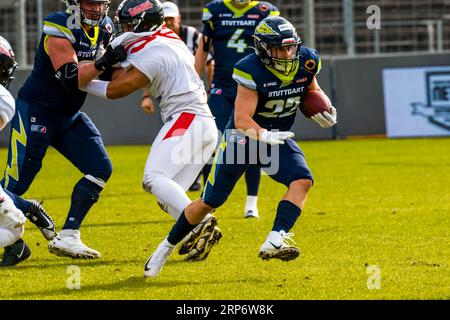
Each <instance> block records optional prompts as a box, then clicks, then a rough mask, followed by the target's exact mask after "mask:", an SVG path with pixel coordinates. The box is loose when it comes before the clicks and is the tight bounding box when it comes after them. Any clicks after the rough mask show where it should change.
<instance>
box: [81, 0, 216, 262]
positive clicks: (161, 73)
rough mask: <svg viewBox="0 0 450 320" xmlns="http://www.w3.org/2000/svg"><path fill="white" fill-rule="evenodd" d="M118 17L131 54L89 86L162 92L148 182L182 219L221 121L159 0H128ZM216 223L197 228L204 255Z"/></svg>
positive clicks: (102, 93)
mask: <svg viewBox="0 0 450 320" xmlns="http://www.w3.org/2000/svg"><path fill="white" fill-rule="evenodd" d="M114 20H115V21H114V22H115V23H116V27H117V30H118V35H116V37H115V38H114V40H113V41H112V42H111V46H112V47H114V48H116V47H117V46H120V45H123V46H124V47H125V48H126V49H127V53H128V56H127V59H126V60H125V61H124V62H122V63H120V66H121V67H122V69H119V70H116V71H115V72H114V74H113V77H112V81H102V80H93V81H91V82H90V83H89V84H88V86H87V87H86V88H85V90H86V91H87V92H89V93H92V94H95V95H97V96H99V97H102V98H105V99H117V98H122V97H125V96H127V95H129V94H131V93H132V92H134V91H136V90H140V89H142V88H144V87H145V88H147V90H148V92H149V93H150V94H151V95H152V96H153V97H158V103H159V107H160V111H161V118H162V121H163V123H164V125H163V126H162V128H161V129H160V131H159V133H158V135H157V137H156V138H155V140H154V141H153V143H152V146H151V148H150V154H149V155H148V158H147V162H146V165H145V169H144V178H143V187H144V189H145V191H147V192H149V193H151V194H153V195H155V196H156V198H157V200H158V204H159V205H160V207H161V209H162V210H164V211H165V212H167V213H169V214H170V215H171V216H172V217H173V218H174V219H175V220H178V219H181V218H182V217H181V216H180V215H181V213H182V211H183V209H184V208H185V207H186V206H187V205H188V204H189V203H190V202H191V200H190V199H189V197H188V196H187V194H186V191H187V190H188V189H189V187H190V186H191V185H192V182H193V181H194V180H195V179H196V177H197V176H198V173H199V172H200V171H201V169H202V168H203V166H204V164H205V163H206V161H207V160H208V159H209V158H210V157H211V155H212V154H213V152H214V149H215V147H216V144H217V127H216V124H215V122H214V119H213V116H212V114H211V111H210V110H209V107H208V104H207V97H206V91H205V87H204V85H203V81H202V80H201V79H200V77H199V76H198V75H197V73H196V71H195V67H194V60H195V59H194V56H193V55H192V53H191V52H190V51H189V49H188V48H187V46H186V44H185V43H184V42H183V41H182V40H181V39H180V37H179V36H178V35H177V34H176V33H175V32H174V31H172V30H170V29H169V28H166V27H165V26H164V14H163V8H162V5H161V3H160V2H159V1H158V0H124V1H122V3H121V4H120V5H119V7H118V9H117V11H116V16H115V18H114ZM122 32H123V34H120V33H122ZM216 224H217V220H216V218H215V217H214V216H212V215H208V216H206V217H205V219H204V220H203V224H202V227H201V230H200V232H199V233H198V234H197V236H198V237H202V239H205V238H203V237H206V240H207V242H208V244H209V246H208V247H207V249H205V251H206V252H205V255H204V257H206V256H207V253H208V252H209V250H210V249H211V247H212V246H213V245H214V244H215V243H217V241H218V240H220V237H221V232H220V230H219V229H218V228H217V227H216ZM186 253H187V252H186Z"/></svg>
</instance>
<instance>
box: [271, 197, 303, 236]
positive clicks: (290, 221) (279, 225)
mask: <svg viewBox="0 0 450 320" xmlns="http://www.w3.org/2000/svg"><path fill="white" fill-rule="evenodd" d="M301 213H302V209H300V208H299V207H297V206H296V205H295V204H293V203H292V202H290V201H287V200H282V201H280V203H279V204H278V208H277V215H276V217H275V222H274V224H273V228H272V231H280V230H284V231H285V232H289V230H291V229H292V227H293V226H294V224H295V222H296V221H297V219H298V217H300V214H301Z"/></svg>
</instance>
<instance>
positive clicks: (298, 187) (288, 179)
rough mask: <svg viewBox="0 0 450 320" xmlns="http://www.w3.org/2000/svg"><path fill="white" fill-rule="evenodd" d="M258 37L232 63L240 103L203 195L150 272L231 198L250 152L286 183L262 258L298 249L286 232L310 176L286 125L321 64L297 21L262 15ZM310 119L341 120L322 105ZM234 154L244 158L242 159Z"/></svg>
mask: <svg viewBox="0 0 450 320" xmlns="http://www.w3.org/2000/svg"><path fill="white" fill-rule="evenodd" d="M254 39H255V53H253V54H250V55H248V56H246V57H245V58H244V59H242V60H240V61H239V62H238V63H237V64H236V66H235V68H234V73H233V78H234V79H235V80H236V82H237V83H238V94H237V98H236V109H235V112H234V117H233V118H232V121H230V123H229V125H228V129H230V130H227V131H226V133H225V137H224V138H225V139H226V140H224V142H223V143H222V144H221V146H220V148H219V151H218V153H217V155H216V158H215V160H214V164H213V170H212V171H211V173H210V175H209V177H208V182H207V185H206V187H205V189H204V192H203V195H202V199H198V200H196V201H193V202H192V203H190V204H189V205H188V206H187V207H186V208H185V209H184V211H183V213H182V217H183V218H181V217H180V219H178V221H177V222H176V223H175V225H174V226H173V228H172V230H171V231H170V233H169V235H168V237H167V238H166V239H164V240H163V242H161V244H160V245H159V246H158V248H157V249H156V251H155V252H154V253H153V254H152V255H151V256H150V258H149V260H148V262H147V267H146V272H145V275H146V276H152V277H153V276H157V275H158V274H159V273H160V271H161V269H162V268H163V266H164V264H165V262H166V260H167V258H168V257H169V255H170V254H171V253H172V252H173V250H174V248H175V246H176V245H177V244H178V243H179V242H180V241H181V240H182V239H183V238H184V237H185V236H186V234H187V233H188V232H190V230H191V229H192V228H194V227H195V225H196V224H198V223H199V222H200V221H201V220H202V219H203V217H204V216H205V215H206V214H209V213H210V212H212V211H213V210H215V209H216V208H219V207H220V206H221V205H222V204H223V203H224V202H225V201H226V199H227V198H228V196H229V195H230V193H231V192H232V190H233V188H234V186H235V185H236V183H237V181H238V180H239V178H240V177H241V176H242V174H244V172H245V170H246V169H247V167H248V166H249V162H250V161H249V159H252V158H257V162H258V166H260V167H261V168H262V169H263V170H266V171H268V170H271V171H272V172H267V173H268V174H269V175H270V177H271V178H272V179H274V180H275V181H277V182H279V183H281V184H283V185H285V186H286V187H287V188H288V191H287V193H286V194H285V195H284V197H283V199H282V200H281V201H280V202H279V204H278V208H277V213H276V216H275V221H274V225H273V228H272V231H271V232H270V233H269V235H268V236H267V239H266V241H265V242H264V243H263V244H262V246H261V248H260V250H259V256H260V257H261V258H262V259H264V260H266V259H274V258H275V259H281V260H284V261H288V260H292V259H295V258H297V257H298V255H299V254H300V249H299V248H297V247H295V246H294V245H293V244H295V243H292V238H291V237H292V236H293V234H292V233H289V231H290V230H291V229H292V228H293V226H294V224H295V222H296V221H297V219H298V217H299V216H300V213H301V211H302V209H303V207H304V205H305V202H306V197H307V193H308V190H309V189H310V188H311V186H312V184H313V177H312V174H311V172H310V170H309V168H308V166H307V164H306V161H305V157H304V154H303V152H302V150H300V148H299V147H298V145H297V143H295V141H294V140H292V139H291V138H292V137H293V136H294V134H293V133H292V132H289V131H288V130H290V128H291V126H292V124H293V123H294V120H295V115H296V112H297V109H298V107H299V105H300V102H301V99H302V97H303V96H304V95H305V94H307V91H309V90H321V89H320V87H319V84H318V82H317V80H316V77H315V76H316V74H317V73H318V72H319V71H320V58H319V55H318V53H317V51H316V50H313V49H310V48H306V47H302V46H301V40H300V37H299V36H298V35H297V32H296V31H295V28H294V27H293V26H292V24H291V23H290V22H288V21H287V20H286V19H284V18H282V17H268V18H266V19H264V20H263V21H261V23H260V24H259V25H258V26H257V27H256V30H255V34H254ZM267 84H270V85H267ZM313 119H314V120H315V121H317V122H318V123H319V125H320V126H321V127H331V126H333V125H334V124H335V123H336V109H335V108H334V107H332V113H331V114H329V113H328V112H326V111H325V112H323V113H322V114H320V117H314V118H313ZM236 129H237V130H236ZM278 130H280V131H278ZM255 140H257V141H258V142H256V141H255ZM255 144H257V147H258V149H256V148H255ZM228 149H230V150H233V151H231V152H229V150H228ZM261 149H263V150H267V151H268V156H269V161H270V162H269V163H267V161H265V160H267V159H262V158H261V156H262V155H261V152H259V151H260V150H261ZM258 150H259V151H258ZM255 152H257V153H258V154H257V155H255V154H254V153H255ZM252 154H253V157H252V156H251V155H252ZM236 159H245V160H246V162H245V163H244V164H241V163H242V162H239V161H236ZM276 164H278V166H276ZM274 169H276V170H274Z"/></svg>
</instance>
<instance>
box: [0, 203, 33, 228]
mask: <svg viewBox="0 0 450 320" xmlns="http://www.w3.org/2000/svg"><path fill="white" fill-rule="evenodd" d="M0 214H1V215H3V217H5V218H7V219H8V220H10V223H11V224H9V223H8V224H9V225H11V226H12V227H13V228H20V227H21V226H23V225H24V224H25V222H26V221H27V218H26V217H25V215H24V214H23V213H22V211H20V210H19V209H17V208H16V206H15V205H14V204H13V203H12V202H10V201H7V200H3V202H1V203H0Z"/></svg>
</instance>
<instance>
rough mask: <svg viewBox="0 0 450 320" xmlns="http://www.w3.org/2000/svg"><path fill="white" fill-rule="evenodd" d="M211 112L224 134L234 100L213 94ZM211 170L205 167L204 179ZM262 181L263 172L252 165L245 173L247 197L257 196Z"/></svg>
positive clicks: (210, 104)
mask: <svg viewBox="0 0 450 320" xmlns="http://www.w3.org/2000/svg"><path fill="white" fill-rule="evenodd" d="M208 104H209V107H210V109H211V112H212V114H213V116H214V117H215V120H216V126H217V128H218V129H219V131H220V134H223V133H224V130H225V128H226V127H227V124H228V122H229V121H230V117H231V115H232V113H233V109H234V98H231V97H228V96H227V95H226V94H225V93H223V92H222V94H211V95H210V97H209V101H208ZM210 170H211V165H205V167H204V169H203V177H204V179H205V185H206V179H207V177H208V175H209V172H210ZM260 181H261V170H260V168H259V167H258V166H256V165H250V166H248V167H247V170H246V172H245V182H246V185H247V195H249V196H257V195H258V190H259V183H260Z"/></svg>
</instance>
